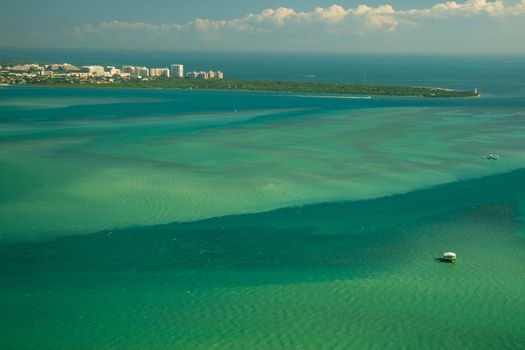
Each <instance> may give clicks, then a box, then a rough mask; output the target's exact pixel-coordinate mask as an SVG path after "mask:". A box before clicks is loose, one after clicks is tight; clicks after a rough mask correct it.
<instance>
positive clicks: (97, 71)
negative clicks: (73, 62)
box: [80, 66, 104, 75]
mask: <svg viewBox="0 0 525 350" xmlns="http://www.w3.org/2000/svg"><path fill="white" fill-rule="evenodd" d="M80 71H81V72H82V73H89V74H93V75H104V67H102V66H82V67H81V68H80Z"/></svg>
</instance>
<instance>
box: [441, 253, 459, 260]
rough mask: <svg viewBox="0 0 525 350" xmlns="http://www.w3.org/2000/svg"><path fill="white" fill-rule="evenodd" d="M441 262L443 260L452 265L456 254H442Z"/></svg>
mask: <svg viewBox="0 0 525 350" xmlns="http://www.w3.org/2000/svg"><path fill="white" fill-rule="evenodd" d="M443 260H445V261H446V262H453V263H455V262H456V253H452V252H446V253H443Z"/></svg>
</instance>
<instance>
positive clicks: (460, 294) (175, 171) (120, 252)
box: [0, 88, 525, 349]
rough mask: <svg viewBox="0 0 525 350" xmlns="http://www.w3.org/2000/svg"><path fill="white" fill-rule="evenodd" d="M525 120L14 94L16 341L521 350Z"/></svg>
mask: <svg viewBox="0 0 525 350" xmlns="http://www.w3.org/2000/svg"><path fill="white" fill-rule="evenodd" d="M26 102H27V103H26ZM524 108H525V105H524V104H523V100H522V99H516V98H510V99H507V98H503V97H498V98H486V99H483V98H481V99H475V100H452V101H451V100H426V99H395V98H378V99H372V100H346V99H332V98H330V99H328V98H318V96H313V97H308V96H293V95H289V94H283V95H279V94H265V93H241V92H237V93H231V92H198V91H193V92H189V91H173V90H171V91H162V90H158V91H156V90H135V91H126V90H102V89H101V90H90V89H84V90H82V89H79V90H77V89H31V88H27V89H26V88H23V89H2V90H0V112H1V113H0V145H1V147H0V189H1V194H2V195H1V198H0V310H2V311H1V312H0V347H1V348H2V349H4V348H5V349H71V348H74V349H166V348H174V349H247V348H253V349H276V348H278V349H349V348H355V349H362V348H366V349H368V348H370V349H421V348H428V349H437V348H443V347H456V348H461V349H495V348H498V349H519V348H520V346H522V344H524V343H525V336H524V335H525V316H524V315H525V303H524V302H523V295H525V293H524V292H525V283H523V281H522V280H523V276H524V272H525V227H524V220H525V211H524V206H523V203H524V198H525V181H523V180H524V179H525V170H523V169H524V168H525V152H523V150H524V149H525V141H524V140H525V123H524V122H523V120H524V119H523V118H524V112H523V111H524V110H525V109H524ZM488 153H498V154H500V155H501V159H500V160H499V161H486V160H483V159H481V156H482V155H484V154H488ZM447 250H452V251H456V252H457V253H458V256H459V260H458V263H457V264H444V263H439V262H437V261H435V259H436V258H439V257H440V256H441V254H442V253H443V251H447Z"/></svg>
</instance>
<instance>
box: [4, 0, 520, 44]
mask: <svg viewBox="0 0 525 350" xmlns="http://www.w3.org/2000/svg"><path fill="white" fill-rule="evenodd" d="M1 9H2V11H1V12H0V47H44V48H55V47H60V48H119V49H166V50H196V49H203V50H221V51H230V50H231V51H338V52H424V53H427V52H443V53H449V52H462V53H463V52H473V53H474V52H487V53H498V52H508V53H525V44H524V42H525V39H523V35H522V33H525V0H507V1H489V0H466V1H457V2H453V1H452V2H451V1H449V2H447V1H440V0H436V1H429V0H417V1H415V0H404V1H396V0H390V1H388V0H383V1H376V0H363V1H353V0H341V1H333V0H332V1H325V0H266V1H246V0H222V1H217V0H193V1H178V0H176V1H174V0H149V1H139V0H105V1H103V0H91V1H90V2H86V1H85V0H83V1H80V0H67V1H66V0H51V1H46V2H43V1H41V0H39V1H37V0H25V1H20V2H19V1H11V2H8V3H6V4H4V5H2V6H1Z"/></svg>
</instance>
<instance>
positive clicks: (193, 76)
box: [186, 71, 199, 79]
mask: <svg viewBox="0 0 525 350" xmlns="http://www.w3.org/2000/svg"><path fill="white" fill-rule="evenodd" d="M198 74H199V73H197V72H195V71H193V72H188V73H186V78H187V79H197V76H198Z"/></svg>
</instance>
